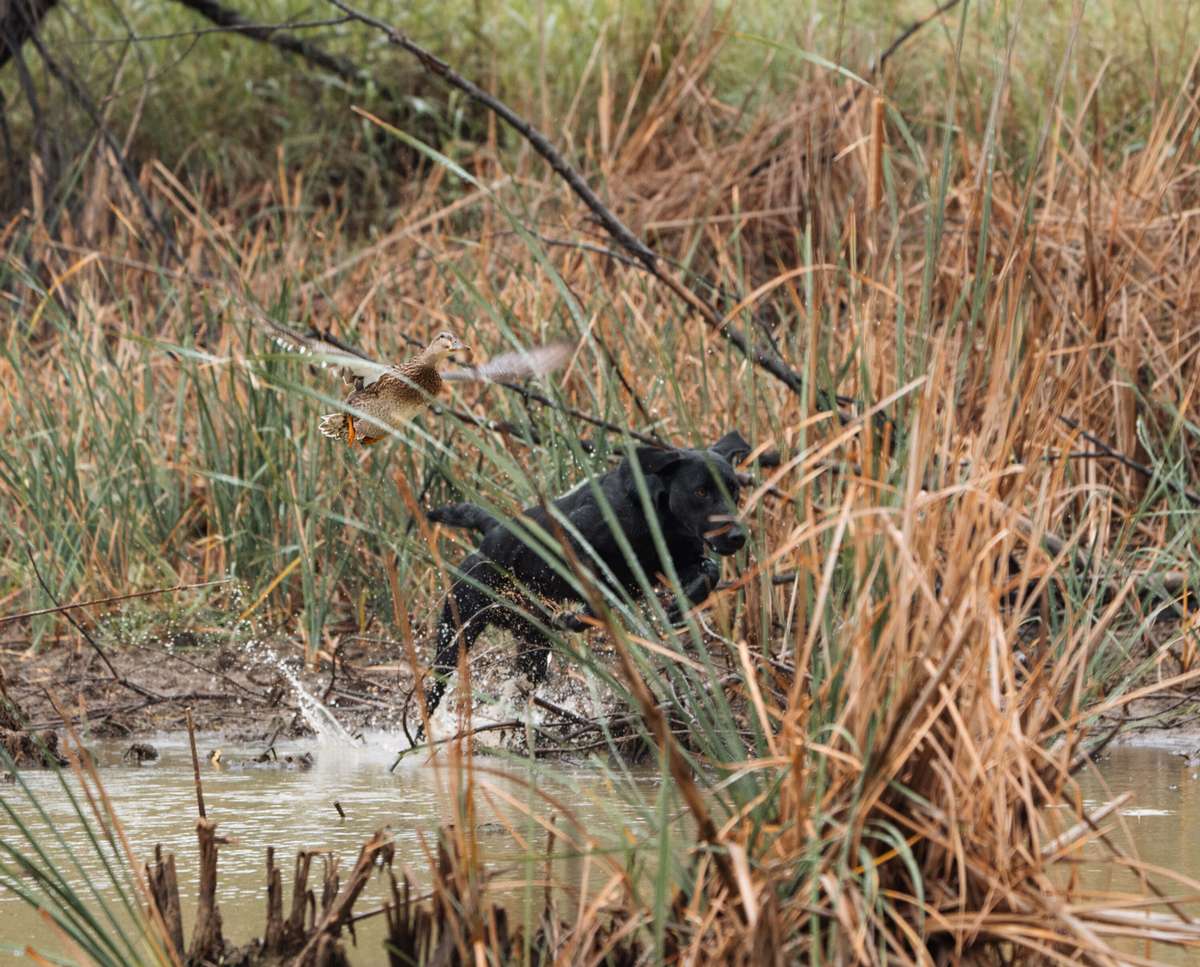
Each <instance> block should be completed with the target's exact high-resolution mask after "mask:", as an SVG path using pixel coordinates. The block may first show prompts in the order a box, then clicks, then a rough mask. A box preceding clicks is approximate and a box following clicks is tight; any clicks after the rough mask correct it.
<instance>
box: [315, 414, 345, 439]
mask: <svg viewBox="0 0 1200 967" xmlns="http://www.w3.org/2000/svg"><path fill="white" fill-rule="evenodd" d="M349 419H350V417H349V415H348V414H346V413H330V414H328V415H327V416H323V417H321V424H320V426H321V433H322V434H324V435H325V436H327V437H332V438H333V439H335V440H345V439H347V437H348V436H349V434H348V432H347V426H346V423H347V421H348V420H349Z"/></svg>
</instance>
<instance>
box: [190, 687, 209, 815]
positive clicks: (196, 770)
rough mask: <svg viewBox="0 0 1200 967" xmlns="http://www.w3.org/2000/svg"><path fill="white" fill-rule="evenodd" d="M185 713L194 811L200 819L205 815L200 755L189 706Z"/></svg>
mask: <svg viewBox="0 0 1200 967" xmlns="http://www.w3.org/2000/svg"><path fill="white" fill-rule="evenodd" d="M185 711H186V713H187V730H188V746H189V747H190V748H191V750H192V782H193V784H194V785H195V787H196V812H197V813H198V814H199V816H200V818H201V819H205V818H206V817H207V815H208V814H207V813H206V812H205V811H204V785H203V784H202V783H201V781H200V756H199V755H198V754H197V753H196V725H195V723H194V722H193V721H192V710H191V707H190V706H189V707H188V708H187V709H186V710H185Z"/></svg>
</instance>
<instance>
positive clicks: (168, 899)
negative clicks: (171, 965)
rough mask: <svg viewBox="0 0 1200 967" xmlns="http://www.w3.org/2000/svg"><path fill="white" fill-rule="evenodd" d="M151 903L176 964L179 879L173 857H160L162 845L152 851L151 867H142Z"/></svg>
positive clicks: (179, 952) (180, 932) (179, 948)
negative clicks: (160, 919) (161, 923)
mask: <svg viewBox="0 0 1200 967" xmlns="http://www.w3.org/2000/svg"><path fill="white" fill-rule="evenodd" d="M142 872H143V874H144V875H145V877H146V884H147V886H148V887H149V892H150V898H151V902H152V903H153V904H154V907H155V910H156V911H157V914H158V916H159V917H161V918H162V922H163V924H164V925H165V927H166V934H167V936H166V939H167V942H168V944H169V945H170V950H171V953H172V954H173V955H174V957H175V959H176V962H178V960H179V959H180V958H182V956H183V951H184V946H183V909H182V907H181V906H180V904H179V877H178V876H177V875H176V873H175V854H174V853H167V854H166V857H165V858H164V857H163V848H162V844H161V843H160V844H158V845H157V846H155V847H154V865H153V866H150V865H149V864H146V865H145V866H143V867H142Z"/></svg>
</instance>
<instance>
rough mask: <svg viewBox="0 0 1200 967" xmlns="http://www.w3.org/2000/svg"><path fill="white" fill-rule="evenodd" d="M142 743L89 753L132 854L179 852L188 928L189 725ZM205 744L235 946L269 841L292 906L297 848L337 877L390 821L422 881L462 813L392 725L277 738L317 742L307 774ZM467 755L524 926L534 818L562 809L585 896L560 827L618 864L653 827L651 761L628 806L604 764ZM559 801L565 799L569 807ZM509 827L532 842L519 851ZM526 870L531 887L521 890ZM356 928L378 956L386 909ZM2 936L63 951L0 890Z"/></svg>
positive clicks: (490, 852) (562, 877) (560, 866)
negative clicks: (321, 855) (345, 740)
mask: <svg viewBox="0 0 1200 967" xmlns="http://www.w3.org/2000/svg"><path fill="white" fill-rule="evenodd" d="M151 744H152V745H153V746H154V747H155V748H156V749H158V751H159V753H160V758H159V759H158V761H157V762H153V763H148V764H146V765H143V766H132V765H128V764H125V763H123V761H122V758H121V756H122V753H123V752H124V751H125V749H127V748H128V745H129V743H127V742H125V743H119V744H117V743H101V744H99V746H97V747H95V751H96V755H97V760H98V764H99V766H100V770H101V776H102V778H103V781H104V787H105V789H106V791H107V793H108V796H109V798H110V799H111V801H112V803H113V806H114V808H115V810H116V812H117V815H118V816H119V817H120V819H121V821H122V824H123V825H124V828H125V832H126V835H127V836H128V839H129V842H130V844H131V848H132V850H133V853H134V855H135V856H136V857H137V859H138V861H139V862H142V861H146V860H149V859H151V858H152V854H153V849H154V846H155V844H158V843H161V844H162V846H163V849H164V850H165V851H171V852H173V853H174V854H175V862H176V868H177V872H178V878H179V884H180V891H181V893H182V894H183V897H182V900H183V907H184V930H185V934H187V935H189V936H190V933H191V927H192V923H193V920H194V913H193V911H194V899H195V894H194V887H195V883H196V882H197V859H196V857H197V849H196V834H195V820H196V815H197V812H196V797H195V787H194V780H193V775H192V763H191V754H190V751H189V748H188V744H187V737H186V736H168V737H165V738H160V739H156V740H152V741H151ZM198 744H199V746H200V755H201V759H202V761H201V777H202V780H203V789H204V801H205V807H206V811H207V815H208V818H209V819H210V820H214V821H216V822H218V823H219V826H218V833H219V834H220V835H222V836H225V837H228V838H229V840H230V842H229V843H228V844H226V845H223V846H221V848H220V853H219V863H218V900H219V903H220V910H221V916H222V920H223V926H224V935H225V938H226V939H227V940H229V941H231V942H233V943H235V944H242V943H245V942H247V941H248V940H250V939H251V938H253V937H259V936H261V935H262V933H263V927H264V921H265V910H266V899H265V898H266V888H265V883H266V875H265V868H266V847H267V846H274V847H275V862H276V865H278V866H279V867H280V868H281V871H282V877H283V894H284V915H285V916H286V915H287V911H288V909H289V908H290V904H291V881H292V869H293V862H294V858H295V854H296V851H297V850H298V849H319V850H323V851H324V850H330V851H333V852H334V853H336V854H337V855H338V857H339V861H340V867H339V868H340V871H341V874H342V882H343V883H344V882H345V879H346V877H347V875H348V874H349V871H350V870H351V869H352V868H353V866H354V861H355V859H356V857H357V855H358V850H359V847H360V846H361V845H362V844H363V843H364V842H365V841H366V840H367V839H368V838H369V837H370V836H371V835H372V833H374V832H375V831H376V830H378V829H380V828H382V827H384V826H387V827H390V829H391V832H392V834H393V835H394V837H395V845H396V858H395V864H394V869H395V870H396V872H397V875H399V873H400V872H401V871H402V870H404V869H406V868H407V869H408V870H409V871H410V874H411V875H412V877H413V879H414V881H416V882H417V883H418V885H419V886H421V887H422V888H423V887H424V886H425V884H427V883H428V881H429V876H428V870H429V868H430V862H429V858H428V855H429V854H428V852H427V851H432V850H434V849H435V848H436V843H437V830H438V828H439V826H441V825H443V824H445V823H448V822H453V821H455V817H456V815H457V813H456V808H455V805H454V803H455V800H456V799H459V800H460V801H461V797H459V796H457V795H456V793H455V790H454V789H453V788H452V785H453V782H454V773H453V772H452V771H451V770H450V769H448V768H436V767H431V766H430V765H428V764H427V760H422V758H421V757H418V756H415V755H414V756H411V757H408V758H406V759H405V760H404V761H403V762H402V763H401V764H400V765H399V766H398V767H397V768H396V769H395V771H394V772H389V766H391V764H392V763H393V761H394V760H395V749H396V747H397V745H398V743H397V740H396V738H395V737H394V736H390V735H389V736H368V737H367V740H366V744H365V746H363V747H350V746H345V745H332V744H328V743H324V744H318V743H316V742H308V743H281V744H279V746H278V747H277V751H278V753H279V755H280V756H285V755H291V756H293V757H295V756H298V755H301V754H303V753H305V752H308V753H311V755H312V757H313V765H312V767H311V769H308V770H304V771H302V770H301V769H298V768H287V767H280V766H278V765H271V766H262V765H255V764H250V763H249V760H250V759H252V758H253V757H254V756H255V755H257V754H258V753H259V752H261V749H260V748H238V747H236V746H229V745H222V762H223V763H226V765H224V766H222V767H221V768H215V767H214V766H213V765H212V764H211V763H210V762H208V761H206V760H207V757H208V754H209V753H210V752H211V751H212V750H213V749H214V748H216V747H217V745H218V743H217V741H216V740H213V739H209V738H205V737H201V738H200V740H199V743H198ZM400 744H403V743H400ZM475 762H476V766H477V768H476V785H477V789H476V795H475V797H474V802H475V816H474V817H473V818H474V822H475V823H476V824H477V828H478V829H479V834H478V842H479V845H480V847H481V849H482V851H483V855H484V858H485V860H486V862H487V865H488V869H489V871H492V872H494V873H496V874H497V878H498V879H499V880H500V881H503V882H502V883H501V884H497V885H500V886H503V883H507V884H509V886H508V887H507V888H506V889H505V892H504V895H503V896H502V898H501V899H502V900H503V902H504V903H505V905H506V906H507V907H508V908H509V913H510V916H515V917H517V921H516V922H518V923H519V922H521V920H522V917H523V913H524V911H525V910H526V909H527V910H528V911H530V913H531V915H532V917H533V920H534V922H535V923H536V918H537V916H538V914H539V913H540V911H541V907H542V902H543V888H542V886H541V881H542V880H544V871H545V866H544V863H543V861H542V857H544V855H545V847H546V841H547V832H546V829H545V828H544V827H543V826H541V825H539V824H538V823H536V822H535V821H534V820H532V819H531V818H530V817H531V816H532V817H538V818H540V819H543V820H545V819H549V818H550V817H554V818H555V822H556V827H557V829H558V830H559V831H560V832H559V834H558V835H557V836H556V843H555V853H556V854H558V855H560V856H561V858H560V859H558V860H556V861H555V863H554V864H553V868H552V876H553V877H554V879H555V881H556V883H557V884H558V885H559V886H560V887H561V888H562V889H564V890H566V891H567V895H571V894H575V895H578V892H579V888H580V887H581V886H585V884H583V883H582V881H583V878H584V875H585V864H584V862H583V860H582V859H580V858H579V857H578V856H577V855H573V854H574V850H573V849H572V847H571V845H570V842H569V840H568V837H573V838H574V839H575V840H576V841H577V842H579V843H587V842H591V843H595V844H596V845H597V846H599V847H601V848H602V849H606V850H608V851H610V852H609V856H610V857H611V860H612V861H613V862H615V863H617V864H620V865H622V866H623V865H624V864H625V858H626V853H627V851H628V850H629V849H631V848H632V847H634V845H635V844H636V843H637V842H638V840H639V837H640V836H643V835H644V834H645V833H646V831H647V830H648V829H649V824H648V822H647V821H646V820H645V817H646V810H647V809H648V808H649V809H652V808H653V806H652V805H651V806H649V807H647V806H646V805H644V803H651V804H652V803H653V800H654V794H655V791H656V789H657V786H658V782H657V777H656V775H654V774H653V773H650V772H641V773H639V774H636V775H634V776H633V784H632V786H630V785H629V784H628V783H624V782H622V783H621V785H622V787H623V788H624V789H626V790H629V789H631V788H632V789H633V790H634V791H635V793H638V794H641V793H644V796H643V798H642V799H641V800H640V801H637V802H634V801H631V800H629V799H623V798H622V796H621V795H620V794H619V793H618V791H617V784H616V783H615V782H614V781H612V779H611V777H610V776H608V775H606V774H605V773H604V772H603V771H602V770H600V769H598V768H588V769H581V768H567V767H562V766H555V767H553V768H534V767H530V766H524V765H522V764H520V763H517V764H516V765H514V764H513V763H512V762H511V760H502V759H495V758H477V759H476V760H475ZM22 777H23V778H24V780H25V781H26V782H27V783H28V784H29V786H30V787H31V788H32V789H33V791H34V792H35V794H38V795H39V799H40V800H41V801H42V803H43V805H44V806H45V808H46V809H47V812H48V814H49V817H50V819H51V820H52V821H53V822H54V823H55V825H56V826H58V827H59V829H60V832H61V833H62V834H63V836H64V838H65V839H66V841H67V842H68V843H69V844H70V846H71V850H72V853H73V855H74V857H75V859H77V860H78V861H79V862H80V864H81V865H82V867H83V869H84V871H85V872H86V873H87V874H88V875H89V876H92V877H96V878H97V882H108V881H106V880H105V878H104V874H103V871H102V866H101V862H100V859H99V857H98V856H97V854H96V852H95V850H94V849H93V848H92V847H91V846H90V844H88V842H87V841H86V839H85V838H84V836H83V835H82V833H81V831H80V824H79V822H78V819H77V818H76V816H75V813H74V811H73V808H72V807H71V805H70V803H69V802H68V801H67V797H66V796H65V795H64V793H63V791H62V788H61V785H60V784H59V780H58V779H57V777H56V776H55V775H54V774H53V773H47V772H44V771H32V770H31V771H28V772H24V773H22ZM72 781H73V780H72ZM0 796H3V797H4V798H5V799H8V800H9V801H10V802H13V804H14V807H15V808H19V804H20V803H23V802H25V800H24V797H23V796H21V795H20V794H19V792H18V789H17V788H16V787H14V786H12V785H4V786H0ZM626 796H628V793H626ZM335 801H336V802H338V803H340V804H341V806H342V809H343V811H344V812H345V818H344V819H342V818H341V817H339V815H338V813H337V810H336V807H335V806H334V803H335ZM552 803H561V804H562V806H563V807H564V809H563V810H560V809H558V808H556V807H555V806H554V805H552ZM565 810H569V811H570V814H571V815H567V814H566V812H565ZM26 811H27V810H24V811H22V816H24V814H25V812H26ZM572 817H573V819H572ZM505 824H508V825H510V826H511V828H512V830H515V832H516V836H517V837H520V838H521V839H524V840H525V841H526V842H527V843H528V844H529V848H528V849H526V848H523V847H522V845H521V844H520V842H519V840H518V839H517V838H516V837H514V835H513V832H511V831H510V830H509V828H508V826H506V825H505ZM13 835H14V831H13V827H12V825H11V824H10V822H9V820H8V819H7V817H4V816H2V815H0V837H2V838H5V839H7V838H10V837H12V836H13ZM58 855H59V856H61V854H58ZM535 857H536V860H535ZM70 873H71V875H70V876H69V877H68V879H69V880H70V881H71V882H72V884H73V885H74V886H76V887H78V886H81V885H82V884H83V876H82V875H81V874H79V873H78V872H76V871H73V870H72V871H70ZM609 875H610V870H609V869H608V868H606V867H604V866H603V864H601V863H597V862H595V861H593V862H591V863H590V864H587V877H588V881H589V883H588V884H586V887H587V889H588V890H589V891H594V890H597V889H599V887H600V886H601V884H602V883H603V882H604V881H605V880H607V878H608V876H609ZM321 876H322V863H321V861H320V860H317V861H315V862H314V863H313V865H312V868H311V871H310V875H309V887H310V888H311V889H314V890H315V891H316V893H317V895H318V897H319V896H320V890H321ZM526 880H529V881H535V882H536V883H537V885H536V886H534V887H528V886H523V885H522V884H523V882H524V881H526ZM388 889H389V887H388V885H387V881H386V880H385V879H381V878H374V879H373V880H372V882H371V885H370V886H369V887H368V889H367V891H366V892H365V893H364V897H363V899H360V900H359V903H358V905H357V906H356V908H355V910H356V912H366V911H368V910H371V909H375V908H378V906H379V902H378V900H379V899H381V898H382V897H383V896H384V895H385V891H386V890H388ZM571 909H572V910H573V909H574V908H573V907H572V908H571ZM356 929H357V933H358V948H357V950H355V949H351V950H350V956H351V961H352V962H354V963H362V964H367V963H380V962H381V960H382V952H381V950H380V943H381V938H382V937H383V934H384V925H383V918H381V917H374V918H371V919H369V920H366V921H364V922H362V923H360V924H358V925H357V928H356ZM6 943H7V944H10V945H17V946H24V945H25V944H27V943H35V944H36V945H37V949H39V950H40V951H44V952H46V953H50V954H59V953H60V952H61V948H60V947H59V945H58V943H57V942H56V940H55V939H54V938H53V936H52V935H51V934H50V933H49V931H48V929H47V927H46V926H45V925H44V924H43V923H42V921H40V920H39V919H38V917H37V915H36V914H34V913H33V912H32V911H31V910H30V909H29V908H28V907H27V906H26V905H25V904H24V903H22V902H21V901H20V900H19V899H17V898H16V897H14V896H13V895H11V894H8V893H6V892H4V891H3V890H0V946H2V945H4V944H6ZM11 963H23V964H29V963H31V961H29V960H27V959H25V958H21V957H16V956H13V955H11V954H5V953H4V952H3V951H0V964H5V965H7V964H11Z"/></svg>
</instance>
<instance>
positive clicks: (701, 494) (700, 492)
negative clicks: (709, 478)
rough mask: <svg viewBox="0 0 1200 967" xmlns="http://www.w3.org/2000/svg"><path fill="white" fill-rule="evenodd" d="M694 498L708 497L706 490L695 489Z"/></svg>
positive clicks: (705, 488) (701, 488) (702, 488)
mask: <svg viewBox="0 0 1200 967" xmlns="http://www.w3.org/2000/svg"><path fill="white" fill-rule="evenodd" d="M696 496H697V497H707V496H708V488H707V487H697V488H696Z"/></svg>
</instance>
